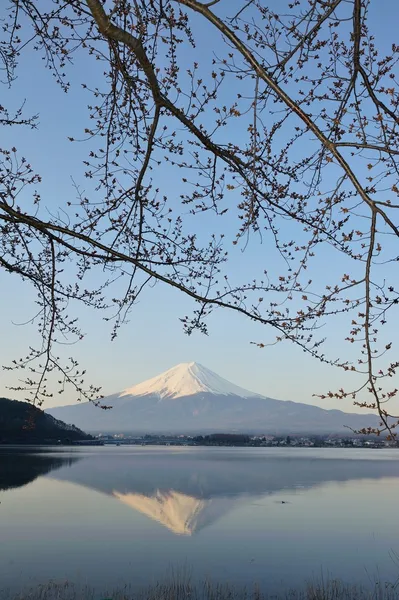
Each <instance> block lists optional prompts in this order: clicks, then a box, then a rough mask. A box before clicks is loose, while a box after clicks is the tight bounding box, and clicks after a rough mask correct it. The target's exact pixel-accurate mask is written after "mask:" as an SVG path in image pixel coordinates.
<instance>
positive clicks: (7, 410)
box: [0, 398, 91, 444]
mask: <svg viewBox="0 0 399 600" xmlns="http://www.w3.org/2000/svg"><path fill="white" fill-rule="evenodd" d="M90 437H91V436H89V435H87V434H86V433H84V432H83V431H81V430H80V429H78V428H77V427H75V426H74V425H67V424H66V423H64V422H63V421H60V420H58V419H56V418H54V417H52V416H51V415H49V414H47V413H45V412H44V411H42V410H40V409H39V408H37V407H36V406H33V405H32V404H29V403H28V402H19V401H18V400H9V399H7V398H0V443H3V444H43V443H57V442H58V441H61V442H63V443H67V442H72V441H75V440H83V439H88V438H90Z"/></svg>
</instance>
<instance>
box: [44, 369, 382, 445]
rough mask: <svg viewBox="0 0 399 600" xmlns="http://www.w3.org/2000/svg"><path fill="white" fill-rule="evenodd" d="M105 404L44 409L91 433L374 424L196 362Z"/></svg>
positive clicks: (327, 429) (320, 429)
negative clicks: (254, 388) (257, 387)
mask: <svg viewBox="0 0 399 600" xmlns="http://www.w3.org/2000/svg"><path fill="white" fill-rule="evenodd" d="M104 404H106V405H107V406H111V407H112V410H106V411H104V410H101V409H99V408H97V407H95V406H94V405H93V404H92V403H90V402H85V403H82V404H75V405H70V406H62V407H58V408H52V409H49V410H48V411H47V412H48V413H50V414H51V415H52V416H53V417H56V418H57V419H61V420H63V421H65V422H67V423H74V424H75V425H76V426H77V427H79V428H81V429H83V430H85V431H92V432H93V431H106V432H115V431H118V432H132V433H133V432H135V433H206V432H212V431H218V432H227V431H229V432H232V431H235V432H262V433H273V434H288V433H293V434H310V433H320V434H327V433H342V432H344V431H346V432H347V431H348V430H347V429H346V428H347V427H350V428H353V429H361V428H363V427H375V426H376V425H377V418H376V416H374V415H370V414H366V415H359V414H349V413H344V412H342V411H340V410H325V409H322V408H319V407H317V406H312V405H308V404H301V403H299V402H291V401H283V400H273V399H272V398H267V397H265V396H262V395H260V394H256V393H254V392H251V391H249V390H245V389H243V388H241V387H239V386H237V385H235V384H233V383H230V382H229V381H227V380H226V379H223V378H222V377H219V375H217V374H216V373H214V372H213V371H210V370H209V369H207V368H206V367H204V366H202V365H200V364H198V363H195V362H190V363H182V364H179V365H177V366H175V367H173V368H172V369H169V370H168V371H165V372H164V373H161V374H160V375H158V376H156V377H153V378H152V379H148V380H147V381H144V382H142V383H139V384H137V385H134V386H133V387H130V388H127V389H125V390H123V391H121V392H118V393H116V394H112V395H111V396H108V397H106V398H105V399H104Z"/></svg>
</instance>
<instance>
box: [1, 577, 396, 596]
mask: <svg viewBox="0 0 399 600" xmlns="http://www.w3.org/2000/svg"><path fill="white" fill-rule="evenodd" d="M398 599H399V589H398V587H396V586H393V585H388V584H387V585H383V584H378V585H376V586H375V587H374V588H373V589H372V590H370V589H366V588H363V587H361V586H356V585H347V584H344V583H343V582H341V581H338V580H334V579H333V580H329V581H324V580H320V581H318V582H312V583H309V584H308V585H307V586H306V587H305V588H304V589H302V590H290V591H288V592H285V593H281V594H278V595H270V594H267V593H265V592H263V591H262V590H261V589H260V588H258V587H256V586H255V587H254V588H253V589H252V590H249V589H239V588H235V587H232V586H229V585H222V584H214V583H209V582H204V583H203V584H201V585H193V584H192V583H191V582H190V580H189V579H188V580H184V579H173V580H171V581H167V582H165V583H158V584H156V585H153V586H150V587H148V588H146V589H143V590H141V591H139V592H137V591H133V590H131V588H130V587H129V586H125V587H123V588H120V589H116V590H112V591H104V592H102V593H98V592H97V591H95V590H94V589H93V588H91V587H89V586H78V585H74V584H72V583H68V582H65V583H56V582H49V583H47V584H46V585H39V586H37V587H34V588H31V589H28V590H26V591H24V592H22V593H19V594H16V595H15V594H14V595H13V594H10V593H7V592H5V591H3V592H1V591H0V600H398Z"/></svg>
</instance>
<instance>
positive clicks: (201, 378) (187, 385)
mask: <svg viewBox="0 0 399 600" xmlns="http://www.w3.org/2000/svg"><path fill="white" fill-rule="evenodd" d="M200 393H208V394H216V395H222V396H231V395H234V396H240V397H241V398H252V397H255V396H257V397H260V395H259V394H255V393H253V392H250V391H249V390H245V389H243V388H241V387H239V386H237V385H234V384H233V383H230V382H229V381H227V379H223V377H219V375H217V374H216V373H214V372H213V371H211V370H210V369H207V368H206V367H204V366H202V365H200V364H198V363H195V362H190V363H181V364H179V365H176V366H175V367H173V368H172V369H169V370H168V371H165V372H164V373H161V374H160V375H157V376H156V377H153V378H152V379H148V380H147V381H143V382H142V383H139V384H137V385H134V386H133V387H131V388H128V389H126V390H124V391H123V392H122V393H121V394H120V396H149V395H151V396H153V395H155V396H158V397H160V398H181V397H182V396H192V395H194V394H200Z"/></svg>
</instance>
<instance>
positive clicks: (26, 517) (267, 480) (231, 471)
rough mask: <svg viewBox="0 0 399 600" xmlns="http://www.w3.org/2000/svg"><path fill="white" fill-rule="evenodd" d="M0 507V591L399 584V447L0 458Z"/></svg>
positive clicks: (121, 450)
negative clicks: (47, 586) (68, 585)
mask: <svg viewBox="0 0 399 600" xmlns="http://www.w3.org/2000/svg"><path fill="white" fill-rule="evenodd" d="M0 502H1V504H0V588H11V589H20V588H21V587H24V586H26V585H35V584H37V583H43V582H45V581H47V580H49V579H54V580H57V581H63V580H65V579H68V580H70V581H74V582H77V583H88V584H90V585H93V586H95V587H97V588H98V589H100V588H104V587H109V588H111V587H114V586H116V587H117V586H119V587H120V586H121V585H123V584H125V583H129V584H132V586H133V587H138V588H139V587H142V586H144V585H146V584H148V583H154V582H156V581H157V580H164V579H165V578H167V577H168V576H170V574H171V572H176V571H178V572H179V571H186V572H187V571H188V572H190V573H191V575H192V577H193V578H199V579H204V578H207V579H212V580H216V581H222V582H224V581H229V582H232V583H236V584H239V585H242V584H249V585H251V584H253V583H254V582H257V583H259V584H261V585H262V586H264V587H265V588H267V589H269V590H271V591H277V590H279V589H282V588H287V587H290V586H297V585H302V584H303V583H304V582H305V580H308V579H309V578H311V577H318V576H320V574H321V573H322V572H323V573H324V575H326V574H329V575H331V576H333V577H340V578H342V579H344V580H346V581H348V582H351V581H353V582H363V583H367V582H369V581H372V580H373V578H374V577H376V576H377V572H378V577H380V578H382V579H383V580H390V581H392V580H394V579H396V578H397V577H398V576H399V535H398V533H399V519H398V506H399V452H398V451H395V450H377V451H374V450H340V449H333V450H324V449H321V450H316V449H306V448H299V449H270V448H265V449H248V448H242V449H239V448H231V449H222V448H166V447H161V448H155V447H154V448H151V447H123V446H121V447H103V448H77V449H72V450H70V449H68V450H64V449H62V448H54V449H49V448H46V449H43V448H42V449H39V448H36V449H33V448H29V449H27V448H26V449H7V448H1V449H0ZM395 553H396V556H397V557H398V558H397V559H395Z"/></svg>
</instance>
